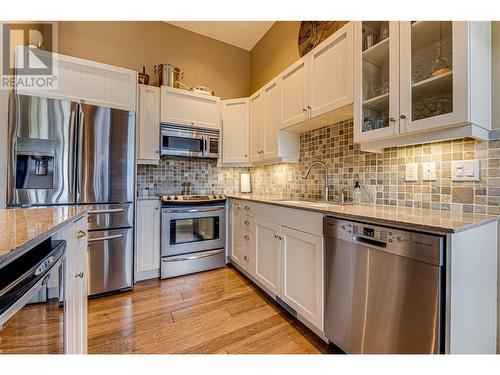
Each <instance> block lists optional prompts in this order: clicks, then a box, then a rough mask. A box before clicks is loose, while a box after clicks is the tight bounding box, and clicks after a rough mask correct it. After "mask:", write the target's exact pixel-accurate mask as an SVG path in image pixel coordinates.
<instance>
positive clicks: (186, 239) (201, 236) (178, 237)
mask: <svg viewBox="0 0 500 375" xmlns="http://www.w3.org/2000/svg"><path fill="white" fill-rule="evenodd" d="M218 239H219V217H218V216H213V217H200V218H193V219H175V220H171V221H170V245H180V244H185V243H192V242H202V241H212V240H218Z"/></svg>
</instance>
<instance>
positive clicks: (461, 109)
mask: <svg viewBox="0 0 500 375" xmlns="http://www.w3.org/2000/svg"><path fill="white" fill-rule="evenodd" d="M469 24H470V23H469V22H464V21H461V22H458V21H454V22H452V21H442V22H439V21H417V22H408V21H407V22H400V56H401V57H400V58H401V61H400V95H401V99H400V101H401V110H400V120H401V133H413V132H420V131H425V130H429V129H435V128H442V127H443V126H449V125H453V124H460V123H466V122H468V121H469V111H468V109H469V106H468V103H469V74H468V72H469V61H470V58H469ZM439 51H441V57H440V58H441V59H442V60H441V61H442V65H443V66H442V67H438V66H437V65H436V60H437V59H438V58H439V56H437V54H439ZM485 89H486V90H488V88H485Z"/></svg>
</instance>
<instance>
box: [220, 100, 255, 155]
mask: <svg viewBox="0 0 500 375" xmlns="http://www.w3.org/2000/svg"><path fill="white" fill-rule="evenodd" d="M249 103H250V102H249V99H248V98H241V99H232V100H223V101H222V162H223V163H248V161H249V160H250V159H249V156H248V155H249V151H248V148H249V126H250V112H249V111H250V107H249V105H250V104H249Z"/></svg>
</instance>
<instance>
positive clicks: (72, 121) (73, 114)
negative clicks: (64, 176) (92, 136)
mask: <svg viewBox="0 0 500 375" xmlns="http://www.w3.org/2000/svg"><path fill="white" fill-rule="evenodd" d="M75 119H76V112H75V111H74V110H72V111H71V115H70V119H69V139H70V141H69V147H70V149H69V164H68V169H69V171H68V176H69V177H68V184H69V186H68V194H69V195H70V196H71V195H72V194H73V188H74V187H75V146H76V144H75V142H76V140H75V127H76V122H75Z"/></svg>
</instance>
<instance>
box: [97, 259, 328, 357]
mask: <svg viewBox="0 0 500 375" xmlns="http://www.w3.org/2000/svg"><path fill="white" fill-rule="evenodd" d="M88 324H89V342H88V351H89V353H90V354H92V353H162V354H168V353H259V354H266V353H274V354H284V353H294V354H301V353H329V352H330V351H329V347H328V345H327V344H326V343H324V342H323V341H322V340H321V339H319V338H318V337H317V336H316V335H315V334H314V333H312V332H311V331H310V330H309V329H308V328H306V327H305V326H304V325H303V324H302V323H300V322H299V321H297V320H296V319H295V318H293V317H291V316H290V315H289V314H288V313H286V312H285V311H284V310H283V309H282V308H281V307H280V306H279V305H278V304H277V303H276V302H275V301H273V300H272V299H271V298H269V297H268V296H267V295H266V294H264V293H263V292H262V291H260V290H258V289H257V288H256V287H255V286H253V285H252V284H251V283H250V282H248V281H247V280H246V279H245V278H244V277H243V276H242V275H240V274H239V273H238V272H237V271H236V270H235V269H233V268H223V269H218V270H213V271H208V272H203V273H198V274H193V275H187V276H183V277H177V278H174V279H168V280H163V281H159V280H151V281H145V282H141V283H138V284H136V285H135V287H134V290H133V291H131V292H127V293H122V294H117V295H113V296H109V297H104V298H99V299H95V300H91V301H89V319H88Z"/></svg>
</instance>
